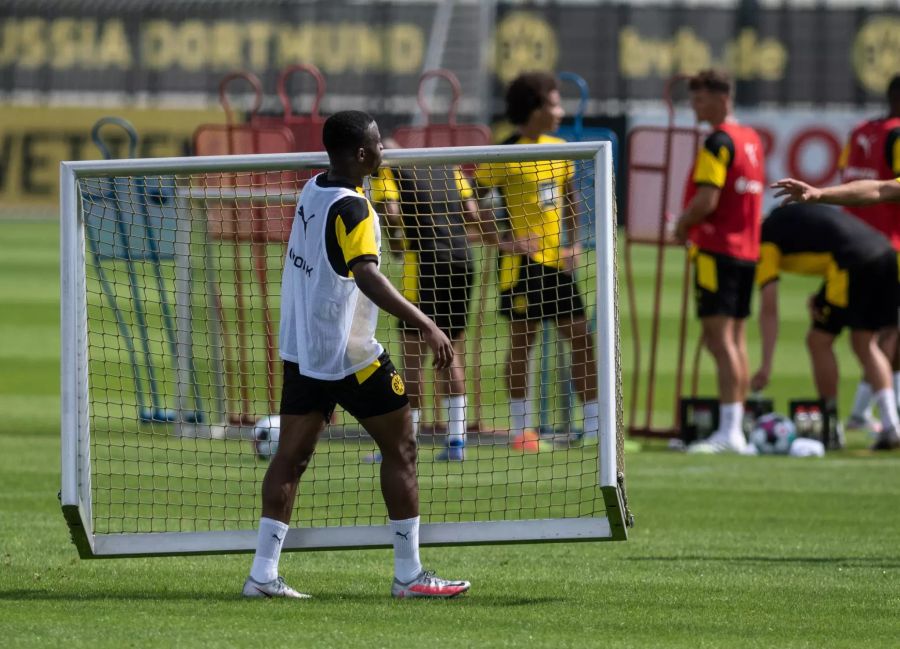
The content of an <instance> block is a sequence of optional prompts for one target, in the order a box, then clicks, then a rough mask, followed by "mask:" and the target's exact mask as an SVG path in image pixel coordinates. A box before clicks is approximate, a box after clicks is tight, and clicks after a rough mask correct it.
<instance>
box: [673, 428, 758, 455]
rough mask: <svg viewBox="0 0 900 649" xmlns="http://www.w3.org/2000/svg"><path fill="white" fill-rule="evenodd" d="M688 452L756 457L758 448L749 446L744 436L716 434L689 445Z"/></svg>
mask: <svg viewBox="0 0 900 649" xmlns="http://www.w3.org/2000/svg"><path fill="white" fill-rule="evenodd" d="M687 452H688V453H691V454H694V455H714V454H718V453H737V454H738V455H756V454H757V453H756V448H755V447H754V446H753V445H752V444H748V443H747V440H746V439H745V438H744V436H743V434H737V435H728V434H725V433H720V432H715V433H713V434H712V435H710V436H709V437H708V438H707V439H704V440H700V441H697V442H693V443H692V444H689V445H688V447H687Z"/></svg>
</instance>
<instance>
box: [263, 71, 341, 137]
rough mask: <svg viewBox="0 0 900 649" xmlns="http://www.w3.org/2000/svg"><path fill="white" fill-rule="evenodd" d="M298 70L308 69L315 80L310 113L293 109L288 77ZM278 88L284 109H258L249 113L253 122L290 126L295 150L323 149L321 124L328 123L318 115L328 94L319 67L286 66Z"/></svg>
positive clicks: (274, 125)
mask: <svg viewBox="0 0 900 649" xmlns="http://www.w3.org/2000/svg"><path fill="white" fill-rule="evenodd" d="M298 72H305V73H306V74H307V75H309V76H310V77H312V79H313V81H315V84H316V93H315V97H313V102H312V106H311V107H310V109H309V114H303V113H296V114H295V113H294V106H293V102H291V96H290V94H289V92H288V81H289V79H290V78H291V77H293V76H294V75H296V74H297V73H298ZM277 92H278V99H279V101H280V102H281V107H282V110H283V111H284V113H283V114H282V115H261V114H259V113H258V112H257V113H254V114H253V115H251V116H250V124H251V125H253V126H261V127H276V128H277V127H281V126H284V127H287V128H288V130H290V132H291V135H292V136H293V137H294V150H295V151H304V152H305V151H324V150H325V145H324V144H323V143H322V126H323V125H324V124H325V118H324V117H322V116H321V115H319V105H320V104H321V103H322V97H323V96H324V95H325V77H323V76H322V73H321V72H320V71H319V68H317V67H316V66H314V65H310V64H305V63H297V64H295V65H289V66H287V67H286V68H284V69H283V70H282V71H281V72H280V73H279V74H278V84H277Z"/></svg>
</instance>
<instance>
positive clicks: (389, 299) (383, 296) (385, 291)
mask: <svg viewBox="0 0 900 649" xmlns="http://www.w3.org/2000/svg"><path fill="white" fill-rule="evenodd" d="M351 270H352V271H353V277H354V279H355V280H356V285H357V286H358V287H359V290H360V291H362V292H363V294H364V295H365V296H366V297H367V298H369V299H370V300H372V302H374V303H375V305H376V306H377V307H378V308H380V309H382V310H384V311H387V312H388V313H390V314H391V315H392V316H395V317H397V318H400V319H401V320H403V321H404V322H407V323H409V324H411V325H413V326H414V327H416V328H417V329H418V330H419V331H421V332H422V338H423V339H424V340H425V343H426V344H427V345H428V346H429V347H430V348H431V351H432V353H433V354H434V367H435V368H436V369H439V370H442V369H446V368H447V367H450V363H451V361H452V360H453V345H452V343H451V342H450V339H449V338H447V336H446V335H445V334H444V332H442V331H441V330H440V329H438V327H437V325H436V324H434V322H433V321H432V320H430V319H429V318H428V316H426V315H425V314H424V313H422V312H421V311H420V310H419V309H417V308H416V306H415V305H414V304H412V303H410V302H409V301H408V300H407V299H406V298H404V297H403V296H402V295H401V294H400V292H399V291H398V290H397V289H396V288H394V285H393V284H391V283H390V282H389V281H388V279H387V277H385V276H384V275H382V274H381V272H380V271H379V270H378V266H377V265H375V262H373V261H369V260H367V259H363V260H360V261H357V262H356V263H354V264H353V266H352V268H351Z"/></svg>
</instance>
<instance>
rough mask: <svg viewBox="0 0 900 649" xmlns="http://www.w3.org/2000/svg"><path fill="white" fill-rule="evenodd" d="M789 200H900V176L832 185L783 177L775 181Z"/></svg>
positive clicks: (838, 202) (857, 202)
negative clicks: (814, 184)
mask: <svg viewBox="0 0 900 649" xmlns="http://www.w3.org/2000/svg"><path fill="white" fill-rule="evenodd" d="M772 187H773V188H775V189H777V190H778V191H777V192H776V193H775V197H776V198H781V197H783V198H784V200H783V201H782V202H781V204H782V205H787V204H788V203H828V204H830V205H851V206H852V205H874V204H876V203H900V178H894V179H893V180H854V181H853V182H849V183H844V184H843V185H835V186H833V187H824V188H820V187H813V186H812V185H808V184H807V183H805V182H803V181H802V180H795V179H794V178H783V179H782V180H779V181H778V182H776V183H774V184H773V185H772Z"/></svg>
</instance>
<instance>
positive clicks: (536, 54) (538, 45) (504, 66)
mask: <svg viewBox="0 0 900 649" xmlns="http://www.w3.org/2000/svg"><path fill="white" fill-rule="evenodd" d="M494 56H495V62H494V67H495V68H496V72H497V76H498V77H499V78H500V80H501V81H503V82H509V81H512V80H513V79H515V78H516V76H517V75H519V74H520V73H522V72H527V71H533V70H553V69H554V68H555V67H556V59H557V57H558V56H559V47H558V45H557V42H556V32H555V31H554V30H553V27H551V26H550V24H549V23H548V22H547V21H546V20H544V19H543V18H540V17H539V16H537V15H536V14H533V13H529V12H527V11H513V12H511V13H508V14H507V15H506V16H504V18H503V20H501V21H500V24H499V25H497V31H496V51H495V54H494Z"/></svg>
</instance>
